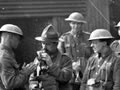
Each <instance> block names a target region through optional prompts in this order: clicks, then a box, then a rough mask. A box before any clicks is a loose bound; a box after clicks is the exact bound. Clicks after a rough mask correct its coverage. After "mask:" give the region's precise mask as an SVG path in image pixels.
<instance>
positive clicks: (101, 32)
mask: <svg viewBox="0 0 120 90" xmlns="http://www.w3.org/2000/svg"><path fill="white" fill-rule="evenodd" d="M112 38H114V37H113V36H112V35H111V33H110V32H109V31H108V30H106V29H96V30H94V31H93V32H92V33H91V34H90V37H89V39H88V40H97V39H112Z"/></svg>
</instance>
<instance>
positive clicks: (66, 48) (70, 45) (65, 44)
mask: <svg viewBox="0 0 120 90" xmlns="http://www.w3.org/2000/svg"><path fill="white" fill-rule="evenodd" d="M88 37H89V34H88V33H85V32H81V33H77V35H76V36H75V35H73V34H72V32H71V31H70V32H67V33H65V34H63V35H62V36H61V37H60V43H59V45H58V48H59V50H60V51H61V52H62V53H66V54H67V55H68V56H69V57H70V58H71V59H72V61H73V62H74V61H78V60H80V64H81V71H82V73H83V72H84V69H85V67H86V63H87V59H88V58H89V57H90V56H91V54H92V49H91V48H90V46H89V42H88V41H87V40H88Z"/></svg>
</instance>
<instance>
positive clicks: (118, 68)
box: [81, 29, 120, 90]
mask: <svg viewBox="0 0 120 90" xmlns="http://www.w3.org/2000/svg"><path fill="white" fill-rule="evenodd" d="M112 39H113V36H112V35H111V34H110V32H109V31H108V30H106V29H96V30H94V31H93V32H92V33H91V35H90V38H89V41H91V47H92V48H93V50H94V52H95V54H94V55H93V56H91V57H90V58H89V60H88V63H87V67H86V69H85V72H84V75H83V79H82V84H81V90H120V58H118V57H117V56H116V55H115V54H114V52H113V51H112V50H111V48H110V44H111V40H112Z"/></svg>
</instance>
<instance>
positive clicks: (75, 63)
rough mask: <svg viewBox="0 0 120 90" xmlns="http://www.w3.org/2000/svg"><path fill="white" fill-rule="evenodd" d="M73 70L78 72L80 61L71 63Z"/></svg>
mask: <svg viewBox="0 0 120 90" xmlns="http://www.w3.org/2000/svg"><path fill="white" fill-rule="evenodd" d="M72 68H73V70H76V71H80V60H79V61H77V62H73V63H72Z"/></svg>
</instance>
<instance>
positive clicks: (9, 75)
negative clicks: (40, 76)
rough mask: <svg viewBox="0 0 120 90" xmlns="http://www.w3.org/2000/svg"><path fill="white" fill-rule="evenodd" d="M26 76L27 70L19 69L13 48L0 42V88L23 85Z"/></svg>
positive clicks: (9, 88)
mask: <svg viewBox="0 0 120 90" xmlns="http://www.w3.org/2000/svg"><path fill="white" fill-rule="evenodd" d="M28 76H29V75H28V73H27V72H25V71H23V70H19V65H18V64H17V62H16V60H15V55H14V52H13V50H12V49H11V48H8V47H6V46H4V45H1V44H0V90H13V89H15V88H19V87H24V85H25V84H26V83H27V81H28Z"/></svg>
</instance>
